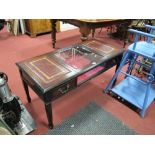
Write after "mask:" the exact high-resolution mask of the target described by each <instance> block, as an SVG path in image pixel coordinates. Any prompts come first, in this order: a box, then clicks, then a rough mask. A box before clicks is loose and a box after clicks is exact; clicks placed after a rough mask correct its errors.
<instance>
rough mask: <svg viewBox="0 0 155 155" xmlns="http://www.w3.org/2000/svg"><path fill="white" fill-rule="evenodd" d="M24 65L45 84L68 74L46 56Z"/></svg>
mask: <svg viewBox="0 0 155 155" xmlns="http://www.w3.org/2000/svg"><path fill="white" fill-rule="evenodd" d="M25 65H26V66H27V67H28V68H29V69H31V71H33V73H34V74H36V75H37V76H38V78H40V79H41V80H43V81H44V82H45V83H48V82H51V81H53V80H54V79H55V78H58V77H60V76H62V75H64V74H67V73H68V72H70V71H69V70H68V69H66V68H64V67H63V66H61V65H59V64H58V63H56V62H54V61H52V60H51V59H50V58H48V57H46V56H44V57H42V58H39V59H35V60H31V61H29V62H26V63H25Z"/></svg>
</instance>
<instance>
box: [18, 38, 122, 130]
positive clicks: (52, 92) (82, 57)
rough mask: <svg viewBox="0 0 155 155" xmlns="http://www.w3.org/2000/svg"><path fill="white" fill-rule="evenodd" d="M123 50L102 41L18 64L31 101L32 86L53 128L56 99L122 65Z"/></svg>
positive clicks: (60, 50) (72, 47) (83, 44)
mask: <svg viewBox="0 0 155 155" xmlns="http://www.w3.org/2000/svg"><path fill="white" fill-rule="evenodd" d="M122 55H123V50H122V49H118V48H116V47H114V46H112V45H108V44H105V43H103V42H100V41H98V40H91V41H87V42H84V43H81V44H76V45H72V46H69V47H66V48H62V49H59V50H55V51H53V52H49V53H46V54H43V55H40V56H36V57H33V58H30V59H27V60H24V61H21V62H18V63H16V65H17V66H18V69H19V72H20V75H21V80H22V83H23V86H24V89H25V93H26V96H27V100H28V102H31V97H30V94H29V89H28V86H29V87H30V88H32V89H33V91H34V92H35V93H36V94H37V95H38V97H40V99H42V101H43V103H44V105H45V110H46V114H47V119H48V125H49V128H51V129H52V128H53V126H54V125H53V115H52V102H53V101H54V100H56V99H57V98H59V97H61V96H62V95H64V94H66V93H68V92H69V91H71V90H72V89H75V88H77V87H79V86H80V85H81V84H83V83H85V82H86V81H88V80H90V79H92V78H94V77H96V76H97V75H99V74H101V73H103V72H104V71H106V70H108V69H109V68H111V67H113V66H115V65H116V67H118V65H119V63H120V60H121V58H122Z"/></svg>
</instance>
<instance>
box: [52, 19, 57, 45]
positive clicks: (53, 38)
mask: <svg viewBox="0 0 155 155" xmlns="http://www.w3.org/2000/svg"><path fill="white" fill-rule="evenodd" d="M51 25H52V32H51V38H52V45H53V48H55V43H56V19H52V20H51Z"/></svg>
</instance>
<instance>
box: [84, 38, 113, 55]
mask: <svg viewBox="0 0 155 155" xmlns="http://www.w3.org/2000/svg"><path fill="white" fill-rule="evenodd" d="M84 45H85V46H86V47H88V48H91V49H93V50H95V51H98V52H102V53H103V54H105V55H106V54H110V53H111V52H113V51H114V50H115V48H113V47H112V46H109V45H105V44H103V43H101V42H99V41H90V42H87V43H84Z"/></svg>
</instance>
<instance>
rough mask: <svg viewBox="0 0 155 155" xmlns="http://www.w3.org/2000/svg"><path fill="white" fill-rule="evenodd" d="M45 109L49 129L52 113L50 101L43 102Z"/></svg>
mask: <svg viewBox="0 0 155 155" xmlns="http://www.w3.org/2000/svg"><path fill="white" fill-rule="evenodd" d="M45 110H46V115H47V119H48V125H49V128H50V129H53V127H54V125H53V114H52V104H51V103H50V102H45Z"/></svg>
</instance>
